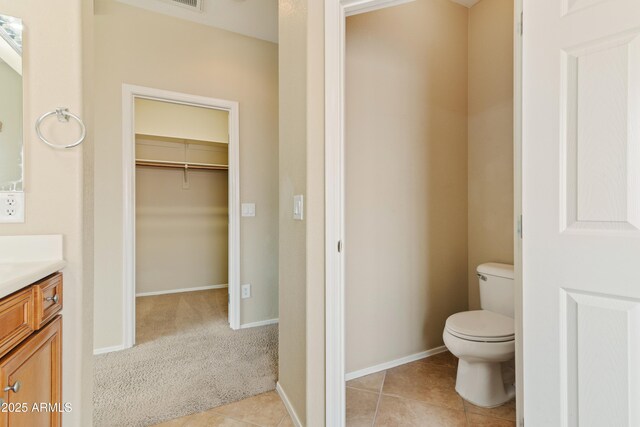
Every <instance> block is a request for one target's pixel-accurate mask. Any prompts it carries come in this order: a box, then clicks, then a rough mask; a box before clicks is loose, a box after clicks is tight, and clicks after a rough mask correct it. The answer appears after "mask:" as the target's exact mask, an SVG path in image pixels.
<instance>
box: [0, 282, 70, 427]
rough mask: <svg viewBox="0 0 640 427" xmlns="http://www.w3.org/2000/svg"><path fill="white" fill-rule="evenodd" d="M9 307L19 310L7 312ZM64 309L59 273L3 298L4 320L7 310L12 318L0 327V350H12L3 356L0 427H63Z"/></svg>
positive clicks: (0, 304)
mask: <svg viewBox="0 0 640 427" xmlns="http://www.w3.org/2000/svg"><path fill="white" fill-rule="evenodd" d="M56 295H57V297H56ZM7 303H9V306H8V307H17V308H14V309H7V310H5V311H4V312H3V311H2V308H3V307H7V305H6V304H7ZM61 309H62V275H61V274H60V273H57V274H54V275H52V276H49V277H47V278H45V279H43V280H41V281H39V282H37V283H34V284H33V285H31V286H28V287H26V288H24V289H22V290H20V291H18V292H15V293H14V294H11V295H9V296H6V297H5V298H2V299H0V322H2V321H3V313H5V312H6V313H9V314H5V315H4V316H5V317H4V318H5V319H6V320H10V322H9V323H7V325H8V326H6V327H4V328H3V327H2V326H0V351H2V350H3V349H5V350H6V349H7V348H8V349H9V350H8V351H6V352H5V353H4V355H3V356H2V357H1V358H0V399H1V400H2V402H1V404H0V427H59V426H60V425H61V423H62V411H63V410H64V408H63V406H62V316H61V315H59V314H58V313H59V312H60V310H61ZM29 328H31V330H30V332H29V333H26V332H25V331H27V330H28V329H29ZM25 334H26V335H25ZM16 336H22V339H21V340H20V341H18V342H17V343H16V342H15V341H16V338H15V337H16Z"/></svg>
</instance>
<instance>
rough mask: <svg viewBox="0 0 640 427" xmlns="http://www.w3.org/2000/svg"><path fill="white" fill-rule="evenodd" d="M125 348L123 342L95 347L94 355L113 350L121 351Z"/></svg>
mask: <svg viewBox="0 0 640 427" xmlns="http://www.w3.org/2000/svg"><path fill="white" fill-rule="evenodd" d="M124 349H125V346H124V345H123V344H119V345H114V346H111V347H102V348H94V349H93V355H94V356H97V355H98V354H105V353H111V352H112V351H120V350H124Z"/></svg>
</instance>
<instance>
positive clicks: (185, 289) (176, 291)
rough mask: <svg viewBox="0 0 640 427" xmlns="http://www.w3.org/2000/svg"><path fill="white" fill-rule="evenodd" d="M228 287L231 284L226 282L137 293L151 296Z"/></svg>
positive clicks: (137, 295)
mask: <svg viewBox="0 0 640 427" xmlns="http://www.w3.org/2000/svg"><path fill="white" fill-rule="evenodd" d="M228 287H229V285H227V284H224V285H207V286H199V287H197V288H182V289H169V290H168V291H154V292H140V293H137V294H136V297H150V296H154V295H167V294H178V293H180V292H195V291H207V290H209V289H223V288H228Z"/></svg>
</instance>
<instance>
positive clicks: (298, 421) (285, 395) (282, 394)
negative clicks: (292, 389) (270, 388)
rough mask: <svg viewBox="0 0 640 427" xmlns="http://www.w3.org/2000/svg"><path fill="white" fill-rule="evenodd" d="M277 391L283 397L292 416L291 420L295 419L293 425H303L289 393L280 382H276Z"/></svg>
mask: <svg viewBox="0 0 640 427" xmlns="http://www.w3.org/2000/svg"><path fill="white" fill-rule="evenodd" d="M276 391H277V392H278V395H279V396H280V399H282V403H284V407H285V408H286V409H287V412H288V413H289V416H290V417H291V421H293V425H294V426H296V427H302V422H300V417H298V414H297V413H296V410H295V409H293V406H291V401H290V400H289V397H288V396H287V393H285V392H284V390H283V389H282V386H281V385H280V383H279V382H277V383H276Z"/></svg>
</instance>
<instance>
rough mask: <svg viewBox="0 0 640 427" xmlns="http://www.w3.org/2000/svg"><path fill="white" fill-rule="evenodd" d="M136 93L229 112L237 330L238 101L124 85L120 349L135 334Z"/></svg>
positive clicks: (232, 302)
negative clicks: (122, 257) (121, 334)
mask: <svg viewBox="0 0 640 427" xmlns="http://www.w3.org/2000/svg"><path fill="white" fill-rule="evenodd" d="M136 98H143V99H150V100H154V101H162V102H170V103H174V104H182V105H190V106H195V107H204V108H211V109H215V110H223V111H227V112H228V113H229V148H228V150H229V172H228V174H229V175H228V176H229V255H228V258H229V260H228V262H229V325H230V327H231V329H240V149H239V143H240V120H239V105H238V103H237V102H236V101H227V100H224V99H216V98H208V97H204V96H198V95H191V94H185V93H180V92H171V91H167V90H162V89H155V88H149V87H144V86H135V85H129V84H123V85H122V144H123V147H122V148H123V149H122V170H123V181H122V195H123V246H124V247H123V254H124V259H123V267H124V268H123V277H122V296H123V310H122V325H123V337H124V339H123V341H124V348H130V347H133V346H134V344H135V336H136V211H135V209H136V162H135V159H136V155H135V149H136V144H135V126H134V124H135V108H134V102H135V99H136Z"/></svg>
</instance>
